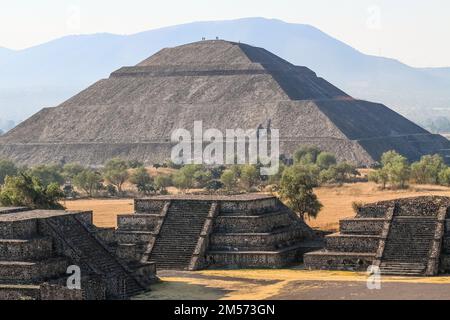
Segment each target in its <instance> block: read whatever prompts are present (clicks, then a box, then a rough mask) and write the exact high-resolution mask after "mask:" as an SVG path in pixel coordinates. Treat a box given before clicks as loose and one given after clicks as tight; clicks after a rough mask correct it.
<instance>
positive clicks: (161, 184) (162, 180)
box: [155, 174, 172, 192]
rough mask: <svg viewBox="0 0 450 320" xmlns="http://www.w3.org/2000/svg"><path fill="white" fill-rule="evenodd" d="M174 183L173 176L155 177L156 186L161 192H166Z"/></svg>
mask: <svg viewBox="0 0 450 320" xmlns="http://www.w3.org/2000/svg"><path fill="white" fill-rule="evenodd" d="M171 185H172V178H171V177H170V176H168V175H164V174H161V175H158V176H156V178H155V188H156V190H158V191H159V192H165V191H166V190H167V188H168V187H170V186H171Z"/></svg>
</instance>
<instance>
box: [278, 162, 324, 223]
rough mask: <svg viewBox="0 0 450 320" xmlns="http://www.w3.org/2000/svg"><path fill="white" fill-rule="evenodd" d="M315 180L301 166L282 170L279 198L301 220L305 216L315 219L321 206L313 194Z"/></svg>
mask: <svg viewBox="0 0 450 320" xmlns="http://www.w3.org/2000/svg"><path fill="white" fill-rule="evenodd" d="M315 186H316V180H315V179H314V178H313V177H312V176H311V174H310V172H308V170H304V168H303V167H302V166H293V167H290V168H287V169H286V170H284V173H283V177H282V178H281V184H280V195H281V198H282V199H283V200H284V201H285V202H286V204H287V206H288V207H289V208H290V209H292V210H293V211H294V212H295V213H297V214H298V216H299V217H300V218H301V219H305V216H308V217H309V218H316V217H317V216H318V214H319V212H320V210H321V209H322V207H323V206H322V204H321V203H320V202H319V200H318V199H317V196H316V195H315V194H314V190H313V188H314V187H315Z"/></svg>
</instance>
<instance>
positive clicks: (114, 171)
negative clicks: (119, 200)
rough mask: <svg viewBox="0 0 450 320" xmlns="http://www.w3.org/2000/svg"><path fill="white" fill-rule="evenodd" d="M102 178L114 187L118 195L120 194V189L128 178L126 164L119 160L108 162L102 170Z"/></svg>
mask: <svg viewBox="0 0 450 320" xmlns="http://www.w3.org/2000/svg"><path fill="white" fill-rule="evenodd" d="M103 177H104V179H105V180H106V181H108V182H109V183H110V184H112V185H114V186H115V187H116V188H117V191H118V192H119V193H122V192H123V190H122V187H123V185H124V183H125V182H126V181H127V180H128V178H129V173H128V163H127V162H126V161H124V160H121V159H119V158H115V159H112V160H110V161H109V162H108V163H107V164H106V166H105V168H104V170H103Z"/></svg>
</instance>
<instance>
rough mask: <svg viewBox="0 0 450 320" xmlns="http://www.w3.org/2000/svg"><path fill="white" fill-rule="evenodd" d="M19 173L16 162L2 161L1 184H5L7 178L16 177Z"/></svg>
mask: <svg viewBox="0 0 450 320" xmlns="http://www.w3.org/2000/svg"><path fill="white" fill-rule="evenodd" d="M18 173H19V169H18V168H17V167H16V165H15V164H14V162H12V161H9V160H5V159H3V160H0V184H4V183H5V178H6V177H7V176H10V177H12V176H16V175H17V174H18Z"/></svg>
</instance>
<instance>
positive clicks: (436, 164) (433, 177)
mask: <svg viewBox="0 0 450 320" xmlns="http://www.w3.org/2000/svg"><path fill="white" fill-rule="evenodd" d="M445 167H446V166H445V163H444V159H443V158H442V157H441V156H440V155H437V154H435V155H432V156H431V155H426V156H423V157H422V158H421V159H420V161H419V162H414V163H413V164H412V165H411V179H412V180H413V181H414V182H416V183H419V184H438V183H439V173H440V172H441V171H442V170H443V169H444V168H445Z"/></svg>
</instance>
